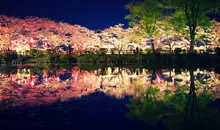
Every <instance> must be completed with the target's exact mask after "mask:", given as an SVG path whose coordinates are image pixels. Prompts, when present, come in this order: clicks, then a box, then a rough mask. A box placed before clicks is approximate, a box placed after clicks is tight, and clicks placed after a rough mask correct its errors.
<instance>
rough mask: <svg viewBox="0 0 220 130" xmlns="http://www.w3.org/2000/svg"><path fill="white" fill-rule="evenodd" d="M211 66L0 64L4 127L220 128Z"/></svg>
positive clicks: (219, 83) (217, 79) (219, 86)
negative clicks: (87, 66) (132, 66)
mask: <svg viewBox="0 0 220 130" xmlns="http://www.w3.org/2000/svg"><path fill="white" fill-rule="evenodd" d="M218 72H219V71H218V69H216V68H207V69H204V68H203V69H201V68H196V69H181V68H169V69H148V68H123V67H101V68H89V69H88V68H84V69H82V68H80V67H76V66H75V67H73V66H72V67H59V66H56V65H53V66H52V67H51V66H50V67H47V66H46V67H42V66H30V65H27V66H17V67H16V66H14V67H7V66H1V68H0V127H1V130H10V129H71V130H78V129H79V130H81V129H83V130H84V129H86V130H87V129H88V130H93V129H95V130H106V129H108V130H109V129H111V130H119V129H120V130H124V129H127V130H145V129H148V130H151V129H155V130H179V129H215V130H217V129H220V100H219V99H220V74H219V73H218Z"/></svg>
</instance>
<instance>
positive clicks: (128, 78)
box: [0, 67, 219, 107]
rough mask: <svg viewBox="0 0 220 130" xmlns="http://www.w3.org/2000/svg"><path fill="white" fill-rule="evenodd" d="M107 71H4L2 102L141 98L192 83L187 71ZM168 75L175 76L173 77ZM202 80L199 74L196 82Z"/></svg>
mask: <svg viewBox="0 0 220 130" xmlns="http://www.w3.org/2000/svg"><path fill="white" fill-rule="evenodd" d="M105 70H106V74H105V75H103V74H102V73H101V71H102V70H101V69H97V70H90V71H87V70H80V69H79V68H77V67H76V68H73V69H72V70H71V71H70V70H57V71H54V70H50V71H48V70H44V71H43V73H42V74H38V75H31V73H30V70H29V69H25V70H23V69H19V70H18V71H17V74H3V73H0V76H1V77H2V78H4V80H2V82H1V84H0V105H1V102H2V101H8V103H10V104H6V106H5V107H19V106H20V107H23V106H27V107H29V106H38V105H42V104H50V103H54V102H57V101H68V100H70V99H72V98H80V97H82V96H84V95H89V94H91V93H94V92H96V91H100V92H103V93H105V94H106V95H110V96H113V97H116V98H124V97H125V96H133V97H138V96H141V93H140V92H141V91H146V90H147V89H148V88H149V87H156V86H158V87H159V89H160V95H163V94H164V92H165V90H167V89H169V90H170V91H174V90H175V89H176V88H178V87H181V86H184V85H187V84H188V85H189V81H188V77H189V76H188V72H187V71H185V72H182V74H175V73H174V71H169V70H163V71H158V72H157V74H155V75H156V78H152V72H151V71H148V70H147V69H126V68H120V69H119V68H106V69H105ZM25 72H26V73H25ZM27 72H28V73H27ZM201 73H203V71H199V70H198V71H196V72H195V73H194V74H195V76H197V75H201ZM205 73H207V74H209V76H210V77H208V78H207V80H206V83H207V84H209V85H210V86H215V85H216V84H218V83H219V78H218V77H219V75H217V74H215V73H214V72H206V71H205ZM168 77H171V80H170V78H168ZM152 80H153V82H152ZM200 80H201V78H200V77H198V76H197V78H196V81H195V84H196V85H197V84H198V83H199V81H200ZM174 84H176V85H174ZM198 85H199V86H201V85H200V84H198Z"/></svg>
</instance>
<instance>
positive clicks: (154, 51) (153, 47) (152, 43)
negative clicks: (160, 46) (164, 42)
mask: <svg viewBox="0 0 220 130" xmlns="http://www.w3.org/2000/svg"><path fill="white" fill-rule="evenodd" d="M151 49H152V51H153V53H154V55H156V54H157V51H156V49H155V45H154V41H153V39H152V38H151Z"/></svg>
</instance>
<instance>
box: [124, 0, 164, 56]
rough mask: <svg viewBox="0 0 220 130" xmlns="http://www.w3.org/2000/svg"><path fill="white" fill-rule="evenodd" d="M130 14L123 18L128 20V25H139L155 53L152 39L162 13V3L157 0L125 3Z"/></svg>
mask: <svg viewBox="0 0 220 130" xmlns="http://www.w3.org/2000/svg"><path fill="white" fill-rule="evenodd" d="M126 9H128V10H129V12H130V14H129V15H127V16H126V17H125V18H126V19H128V20H130V25H132V26H140V28H141V29H142V30H143V31H144V32H145V33H146V35H147V36H148V38H149V39H150V41H151V48H152V51H153V53H154V54H156V49H155V45H154V44H155V43H154V41H153V39H154V37H155V34H156V32H157V27H158V25H159V22H158V21H159V19H160V18H161V17H162V16H163V15H162V3H161V2H160V1H159V0H144V1H143V2H132V3H129V4H127V5H126Z"/></svg>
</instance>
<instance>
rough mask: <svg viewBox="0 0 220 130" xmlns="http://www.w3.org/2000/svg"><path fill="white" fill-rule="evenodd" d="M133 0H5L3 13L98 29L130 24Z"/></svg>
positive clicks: (0, 5)
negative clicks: (130, 8) (129, 15)
mask: <svg viewBox="0 0 220 130" xmlns="http://www.w3.org/2000/svg"><path fill="white" fill-rule="evenodd" d="M130 1H137V0H4V1H1V2H0V14H5V15H9V16H15V17H20V18H23V17H25V16H37V17H44V18H50V19H52V20H55V21H64V22H68V23H70V24H79V25H81V26H84V27H87V28H89V29H94V30H98V29H104V28H108V27H109V26H113V25H115V24H118V23H123V24H125V25H126V26H127V24H128V21H127V20H125V19H124V16H125V15H126V14H128V11H127V10H126V9H125V8H124V6H125V4H127V3H129V2H130ZM214 17H216V16H214ZM218 19H220V18H219V16H218Z"/></svg>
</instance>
